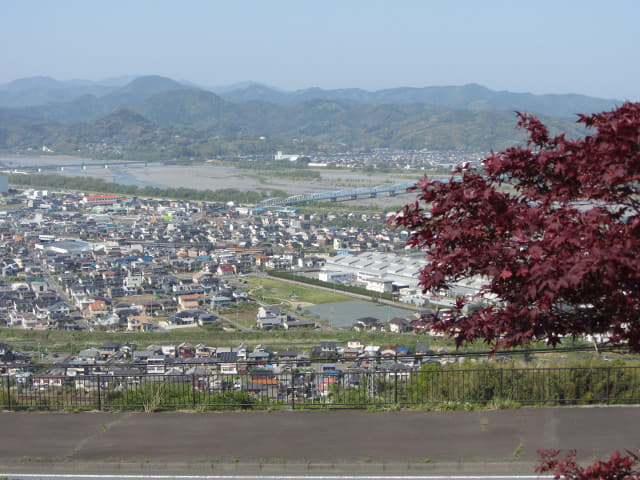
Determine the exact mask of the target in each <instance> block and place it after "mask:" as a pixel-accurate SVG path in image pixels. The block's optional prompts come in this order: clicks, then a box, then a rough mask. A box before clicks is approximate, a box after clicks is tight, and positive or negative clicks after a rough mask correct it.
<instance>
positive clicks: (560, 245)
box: [390, 103, 640, 352]
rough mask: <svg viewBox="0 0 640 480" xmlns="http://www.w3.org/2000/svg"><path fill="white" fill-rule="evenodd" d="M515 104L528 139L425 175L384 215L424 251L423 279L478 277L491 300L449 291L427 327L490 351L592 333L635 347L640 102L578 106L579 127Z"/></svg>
mask: <svg viewBox="0 0 640 480" xmlns="http://www.w3.org/2000/svg"><path fill="white" fill-rule="evenodd" d="M518 116H519V122H518V126H519V127H520V128H524V129H525V130H526V131H527V133H528V141H527V143H526V144H524V145H520V146H516V147H513V148H509V149H507V150H505V151H501V152H497V153H492V154H491V155H490V156H489V157H488V158H487V159H485V160H484V162H483V164H482V166H481V167H477V168H472V167H470V166H469V165H465V166H462V167H460V168H458V169H457V170H456V171H454V172H453V176H452V177H451V178H450V179H449V181H445V182H441V181H437V180H433V179H430V178H428V177H425V178H424V179H422V180H420V181H419V182H418V183H417V184H416V186H415V187H413V190H415V191H416V192H418V197H417V200H416V201H415V202H414V203H411V204H408V205H405V206H404V207H403V209H402V210H401V211H399V212H398V213H397V214H396V215H395V216H394V217H392V218H391V220H390V223H391V225H394V226H396V227H403V228H406V229H408V230H409V232H410V233H409V238H408V242H407V245H408V246H410V247H414V248H419V249H424V250H425V251H426V255H427V263H426V265H425V266H424V268H423V269H422V270H421V273H420V275H419V282H420V285H421V286H422V287H423V289H424V290H425V291H427V290H432V291H434V290H435V291H437V290H441V289H446V288H448V287H450V286H451V284H452V283H453V282H455V281H458V280H460V279H463V278H468V277H474V276H480V277H481V278H482V279H484V286H483V288H482V290H481V292H480V294H481V295H483V296H484V298H485V299H487V298H491V299H492V300H491V301H490V302H488V303H487V302H485V303H484V304H483V306H481V307H478V308H475V309H473V310H470V311H469V309H465V308H463V307H464V306H465V304H467V303H469V301H470V299H458V301H457V303H456V306H455V308H453V309H452V310H451V311H450V312H448V314H447V315H443V316H440V317H439V318H437V319H436V320H435V321H434V328H436V329H437V330H440V331H442V332H444V333H446V334H449V335H450V336H452V337H454V338H455V340H456V343H457V345H458V346H460V345H463V344H465V343H468V342H471V341H473V340H476V339H482V340H484V341H485V342H486V343H488V344H489V345H492V347H493V350H494V351H495V350H497V349H499V348H511V347H515V346H522V345H526V344H528V343H530V342H532V341H537V340H544V341H546V342H547V343H548V344H551V345H554V346H555V345H557V344H559V343H561V340H562V338H563V337H565V336H574V337H575V336H581V335H584V334H590V335H593V336H596V337H600V338H602V339H604V340H605V341H606V342H607V343H609V344H617V345H624V344H626V345H628V347H629V349H630V350H631V351H635V352H640V302H639V300H640V196H639V193H640V192H639V190H640V104H634V103H625V104H624V105H622V106H620V107H618V108H617V109H615V110H614V111H611V112H603V113H599V114H594V115H589V116H585V115H580V116H579V120H578V123H582V124H584V125H585V126H586V127H587V128H588V129H590V130H591V131H593V133H592V134H590V135H587V136H586V137H584V138H578V139H567V138H565V136H564V135H559V136H555V137H550V135H549V132H548V130H547V128H546V127H545V126H544V125H543V124H542V123H541V122H540V121H539V120H538V119H537V118H536V117H533V116H529V115H526V114H520V113H518ZM590 133H591V132H590Z"/></svg>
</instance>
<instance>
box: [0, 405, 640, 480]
mask: <svg viewBox="0 0 640 480" xmlns="http://www.w3.org/2000/svg"><path fill="white" fill-rule="evenodd" d="M0 426H1V429H0V431H1V432H2V433H1V434H0V476H3V475H4V476H6V474H7V473H11V472H13V473H20V472H22V473H24V474H27V473H29V474H33V473H34V472H35V473H37V472H40V473H56V472H63V471H64V472H67V473H68V472H75V473H76V474H78V473H87V472H92V473H96V472H97V473H101V474H106V473H114V472H115V473H124V472H126V473H127V474H136V473H141V472H143V473H145V474H153V473H155V474H160V473H161V474H165V475H178V474H181V475H182V474H193V475H202V474H207V475H213V474H215V475H227V474H234V475H236V474H239V473H250V474H254V473H255V474H257V473H260V474H261V475H269V474H278V475H280V474H283V473H288V474H293V475H311V474H315V473H318V474H320V473H322V474H324V473H327V472H329V473H332V474H342V473H345V472H349V473H352V474H360V473H371V472H374V473H377V474H380V473H384V474H385V475H391V474H403V475H407V474H419V475H422V476H424V475H435V474H438V475H440V474H447V475H449V474H465V475H466V474H471V473H472V474H473V475H480V474H505V475H506V474H508V475H515V474H522V475H532V474H533V473H534V472H533V467H534V465H535V463H536V459H537V453H536V451H537V450H538V449H541V448H561V449H577V451H578V456H579V458H580V459H584V460H590V459H592V458H593V457H595V456H599V457H605V456H606V454H609V453H614V451H615V450H624V449H637V448H639V447H640V408H638V407H602V408H544V409H533V408H532V409H518V410H496V411H484V410H478V411H472V412H466V411H456V412H413V411H412V412H393V413H389V412H366V411H321V412H310V411H279V412H228V413H184V412H166V413H153V414H147V413H131V412H128V413H97V412H96V413H90V412H86V413H33V412H22V413H20V412H3V413H0ZM22 478H27V477H24V476H23V477H22Z"/></svg>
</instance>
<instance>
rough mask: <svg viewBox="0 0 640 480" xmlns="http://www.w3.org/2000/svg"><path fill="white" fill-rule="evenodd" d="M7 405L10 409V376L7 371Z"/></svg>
mask: <svg viewBox="0 0 640 480" xmlns="http://www.w3.org/2000/svg"><path fill="white" fill-rule="evenodd" d="M7 406H8V408H9V410H11V377H10V376H9V374H8V373H7Z"/></svg>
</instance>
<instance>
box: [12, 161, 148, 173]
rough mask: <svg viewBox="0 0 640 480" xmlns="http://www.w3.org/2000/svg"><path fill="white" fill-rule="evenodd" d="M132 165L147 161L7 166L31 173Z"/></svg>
mask: <svg viewBox="0 0 640 480" xmlns="http://www.w3.org/2000/svg"><path fill="white" fill-rule="evenodd" d="M133 165H144V166H145V167H146V166H147V162H143V161H135V160H122V161H115V162H114V161H109V162H104V163H103V162H77V163H66V162H65V163H59V164H54V163H47V164H42V165H20V166H15V167H9V168H10V170H11V172H12V173H20V172H22V173H27V172H29V173H32V172H42V171H43V170H58V171H61V172H63V171H64V170H65V169H71V168H82V169H83V170H87V169H89V168H92V169H94V168H102V169H105V168H106V169H108V168H113V167H129V166H133Z"/></svg>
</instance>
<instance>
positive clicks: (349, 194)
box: [260, 182, 417, 207]
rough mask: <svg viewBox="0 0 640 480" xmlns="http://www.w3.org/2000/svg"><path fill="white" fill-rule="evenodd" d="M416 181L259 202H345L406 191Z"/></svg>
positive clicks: (265, 204) (281, 204) (278, 204)
mask: <svg viewBox="0 0 640 480" xmlns="http://www.w3.org/2000/svg"><path fill="white" fill-rule="evenodd" d="M416 183H417V182H412V183H396V184H394V185H378V186H376V187H362V188H354V189H351V190H334V191H331V192H317V193H301V194H298V195H292V196H290V197H286V198H270V199H268V200H263V201H262V202H260V206H263V207H284V206H287V205H295V204H299V203H307V202H323V201H330V202H345V201H349V200H358V199H360V198H376V197H377V196H378V195H387V196H395V195H401V194H404V193H408V192H407V189H408V188H410V187H413V186H414V185H415V184H416Z"/></svg>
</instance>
